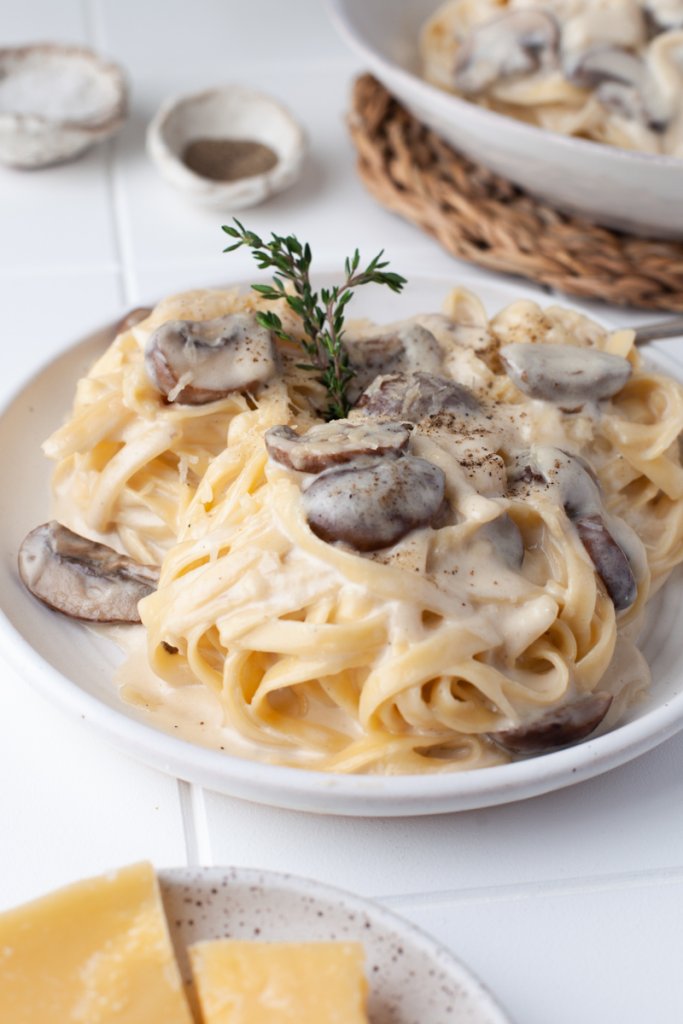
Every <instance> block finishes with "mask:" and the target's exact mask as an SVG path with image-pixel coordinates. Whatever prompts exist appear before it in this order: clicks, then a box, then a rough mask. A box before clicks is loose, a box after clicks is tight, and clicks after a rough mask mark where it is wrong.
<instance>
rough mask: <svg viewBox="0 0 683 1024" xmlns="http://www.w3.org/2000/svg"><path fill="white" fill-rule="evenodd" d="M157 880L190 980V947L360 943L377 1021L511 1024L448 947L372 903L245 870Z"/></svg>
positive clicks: (184, 871) (170, 873) (164, 874)
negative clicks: (232, 942) (223, 941)
mask: <svg viewBox="0 0 683 1024" xmlns="http://www.w3.org/2000/svg"><path fill="white" fill-rule="evenodd" d="M159 883H160V885H161V892H162V896H163V901H164V907H165V910H166V917H167V920H168V923H169V928H170V932H171V937H172V939H173V943H174V945H175V948H176V953H177V955H178V959H179V962H180V965H181V970H182V972H183V975H184V977H185V980H186V981H188V982H189V980H190V972H189V969H188V966H189V965H188V963H187V954H186V952H185V950H186V949H187V947H188V946H189V945H191V944H192V943H194V942H202V941H205V940H211V939H219V938H223V937H226V936H229V937H230V938H232V939H242V940H245V939H246V940H251V941H253V940H254V938H255V937H257V936H258V938H259V940H260V941H262V942H329V941H334V940H343V941H345V942H361V943H362V944H363V948H364V950H365V962H366V973H367V975H368V980H369V982H370V994H369V999H368V1013H369V1017H370V1020H371V1021H373V1022H374V1024H447V1022H453V1024H455V1022H456V1021H460V1022H461V1024H510V1020H509V1017H508V1016H507V1014H506V1013H505V1012H504V1011H503V1010H502V1009H501V1008H500V1007H499V1006H498V1004H497V1003H496V1001H495V999H494V997H493V996H492V995H491V994H490V993H489V992H488V991H487V989H486V988H485V987H484V986H483V985H482V983H481V982H480V981H479V980H478V979H477V978H476V977H475V976H474V975H473V974H472V973H471V972H470V970H469V969H468V968H467V967H466V966H465V965H464V964H462V963H461V962H460V960H458V959H457V958H456V957H455V956H454V955H453V954H452V953H451V952H450V950H448V949H446V948H445V947H444V946H441V945H440V944H439V943H438V942H436V940H435V939H432V938H431V937H430V936H429V935H426V934H425V933H424V932H422V931H420V930H419V929H418V928H416V927H415V925H413V924H410V923H409V922H408V921H405V920H403V918H401V917H398V916H397V915H396V914H393V913H392V912H391V911H389V910H386V909H385V908H384V907H382V906H380V905H379V904H377V903H374V902H372V901H371V900H367V899H362V898H361V897H360V896H355V895H352V894H351V893H349V892H344V891H343V890H341V889H336V888H332V887H331V886H328V885H323V884H321V883H320V882H314V881H313V880H312V879H308V878H297V877H295V876H294V875H282V874H277V873H275V872H272V871H257V870H252V869H249V868H235V867H230V868H222V867H211V868H208V867H202V868H171V869H167V870H165V871H161V872H160V873H159ZM190 991H191V990H190Z"/></svg>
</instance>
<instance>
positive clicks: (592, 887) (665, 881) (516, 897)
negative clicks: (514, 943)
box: [373, 866, 683, 908]
mask: <svg viewBox="0 0 683 1024" xmlns="http://www.w3.org/2000/svg"><path fill="white" fill-rule="evenodd" d="M681 884H683V866H681V867H672V868H654V869H651V870H649V871H631V872H623V873H620V874H616V875H604V876H602V875H594V876H590V877H587V878H568V879H564V880H562V879H557V880H552V881H533V882H520V883H518V884H516V885H515V884H512V885H499V886H480V887H473V888H470V889H460V890H458V889H452V890H447V889H444V890H441V891H439V892H427V893H399V894H396V895H391V894H386V895H378V896H375V897H373V898H374V899H376V900H378V901H379V902H380V903H384V904H386V905H387V906H389V907H396V908H400V907H415V906H439V905H446V904H448V905H450V906H453V905H457V904H472V903H501V902H504V901H515V902H521V901H522V900H529V899H546V898H548V897H549V896H572V895H578V894H583V893H597V892H618V891H620V890H624V889H635V888H641V889H642V888H654V887H655V886H661V885H681Z"/></svg>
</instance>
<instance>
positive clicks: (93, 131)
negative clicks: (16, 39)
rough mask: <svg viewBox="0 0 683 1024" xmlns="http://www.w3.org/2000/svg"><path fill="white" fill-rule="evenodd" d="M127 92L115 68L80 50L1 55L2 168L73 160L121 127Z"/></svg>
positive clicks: (49, 47) (51, 47)
mask: <svg viewBox="0 0 683 1024" xmlns="http://www.w3.org/2000/svg"><path fill="white" fill-rule="evenodd" d="M126 110H127V90H126V84H125V81H124V78H123V74H122V72H121V70H120V68H118V67H117V66H116V65H115V64H110V63H107V62H106V61H103V60H101V59H100V58H99V57H98V56H97V55H96V54H95V53H93V52H92V51H91V50H87V49H85V48H84V47H81V46H63V45H57V44H52V43H42V44H36V45H33V46H16V47H8V48H6V49H0V163H4V164H8V165H9V166H11V167H19V168H36V167H45V166H48V165H50V164H56V163H61V162H62V161H65V160H71V159H73V158H74V157H76V156H78V155H79V154H80V153H83V152H84V151H85V150H86V149H89V148H90V146H92V145H94V144H95V143H96V142H99V141H101V140H102V139H105V138H108V137H109V136H110V135H112V134H113V133H114V132H116V131H118V129H119V128H120V127H121V125H122V124H123V122H124V120H125V117H126Z"/></svg>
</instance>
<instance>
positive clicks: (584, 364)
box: [500, 342, 631, 405]
mask: <svg viewBox="0 0 683 1024" xmlns="http://www.w3.org/2000/svg"><path fill="white" fill-rule="evenodd" d="M500 359H501V362H502V364H503V366H504V367H505V371H506V373H507V375H508V377H509V378H510V380H511V381H513V383H514V384H515V385H516V386H517V387H518V388H519V390H520V391H523V392H524V394H525V395H529V397H530V398H542V399H544V400H545V401H547V402H560V403H565V402H566V403H573V404H577V403H578V404H581V405H582V404H583V403H585V402H598V401H600V400H601V399H603V398H611V397H612V396H613V395H616V394H617V392H619V391H621V389H622V388H623V386H624V384H625V383H626V381H627V380H628V379H629V377H630V376H631V364H630V363H629V361H628V359H624V358H623V356H615V355H611V354H610V353H609V352H600V351H599V350H598V349H595V348H579V347H578V346H577V345H553V344H549V343H546V342H539V343H534V344H528V343H525V342H521V343H514V344H512V345H504V346H503V347H502V348H501V350H500Z"/></svg>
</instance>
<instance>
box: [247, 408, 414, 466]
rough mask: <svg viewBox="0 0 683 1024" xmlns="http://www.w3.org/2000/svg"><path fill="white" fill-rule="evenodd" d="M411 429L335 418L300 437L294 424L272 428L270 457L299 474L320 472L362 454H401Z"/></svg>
mask: <svg viewBox="0 0 683 1024" xmlns="http://www.w3.org/2000/svg"><path fill="white" fill-rule="evenodd" d="M409 440H410V431H409V429H408V427H406V426H404V425H403V424H402V423H372V422H370V423H360V424H353V423H348V422H346V421H345V420H333V421H332V422H331V423H321V424H320V425H319V426H315V427H311V429H310V430H307V431H306V433H305V434H302V435H301V436H299V434H297V433H295V431H293V430H292V428H291V427H272V428H271V429H270V430H267V431H266V434H265V442H266V448H267V449H268V454H269V455H270V457H271V459H275V461H276V462H280V463H282V465H283V466H287V467H289V469H295V470H298V472H300V473H320V472H321V470H323V469H327V468H328V467H329V466H333V465H335V464H338V463H340V462H350V461H351V460H352V459H356V458H357V457H358V456H359V455H398V454H400V453H401V452H404V451H405V450H406V448H407V447H408V441H409Z"/></svg>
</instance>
